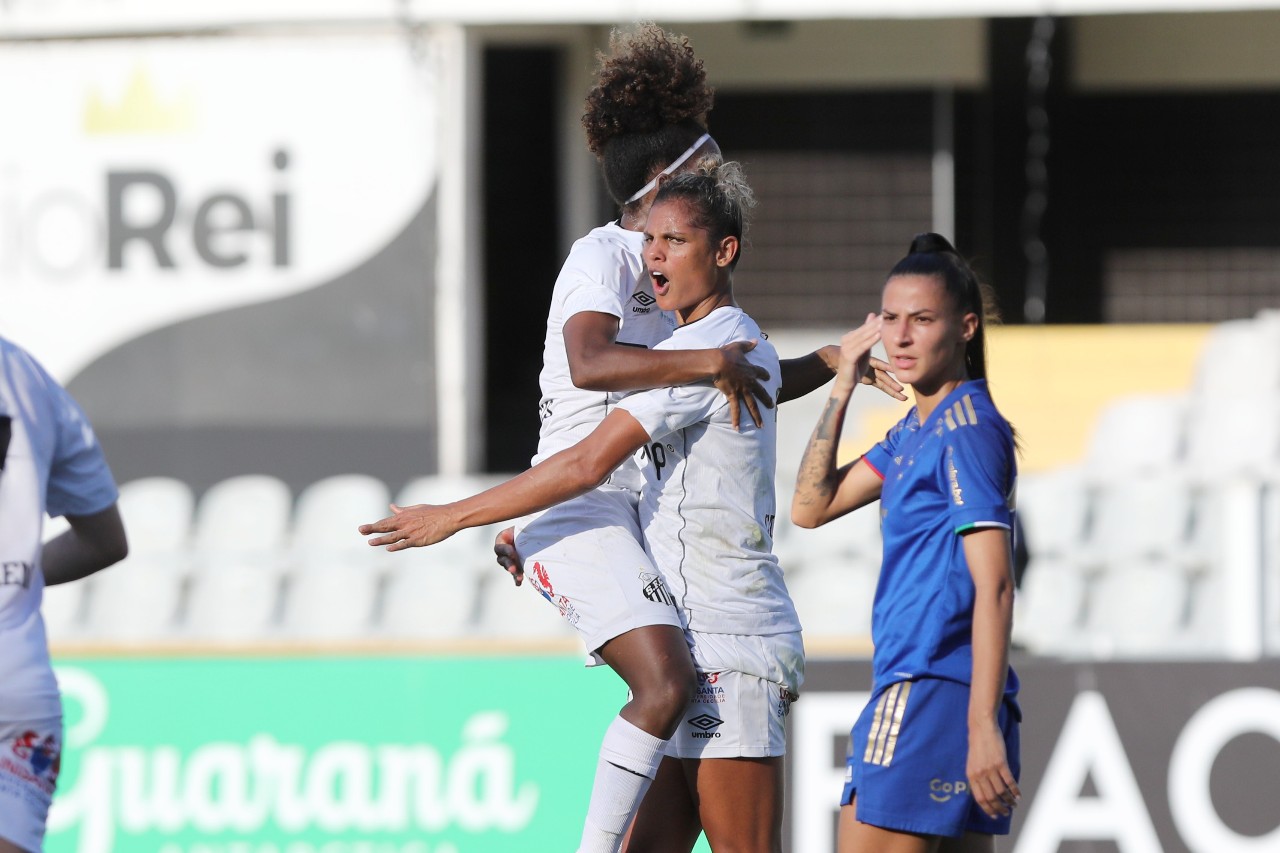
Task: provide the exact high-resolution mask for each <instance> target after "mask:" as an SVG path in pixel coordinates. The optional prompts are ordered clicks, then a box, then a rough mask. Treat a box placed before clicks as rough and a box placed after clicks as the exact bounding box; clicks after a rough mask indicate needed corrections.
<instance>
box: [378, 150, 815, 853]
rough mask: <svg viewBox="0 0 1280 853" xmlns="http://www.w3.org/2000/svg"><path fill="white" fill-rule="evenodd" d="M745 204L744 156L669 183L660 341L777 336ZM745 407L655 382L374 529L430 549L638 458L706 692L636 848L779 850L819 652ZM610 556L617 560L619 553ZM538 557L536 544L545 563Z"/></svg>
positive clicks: (658, 211) (655, 273)
mask: <svg viewBox="0 0 1280 853" xmlns="http://www.w3.org/2000/svg"><path fill="white" fill-rule="evenodd" d="M748 201H749V190H748V189H747V187H746V185H745V183H744V182H743V181H742V180H741V172H740V170H739V169H738V167H737V164H733V163H726V164H723V165H715V164H704V165H703V166H702V167H700V169H699V170H698V172H696V173H689V174H683V175H678V176H675V177H673V178H671V179H670V180H669V181H667V182H665V183H663V184H662V186H661V187H660V188H659V190H658V193H657V197H656V199H655V201H654V203H653V207H652V209H651V211H650V212H649V216H648V221H647V225H646V228H645V232H644V245H645V250H644V251H645V260H646V262H647V265H648V268H649V270H650V273H651V275H650V279H649V283H650V285H651V286H652V288H653V294H654V298H655V300H656V302H657V305H658V306H659V307H660V308H662V309H663V310H665V311H673V312H674V313H675V317H676V321H677V323H678V326H677V328H676V330H675V332H674V334H673V335H672V337H671V338H670V339H668V340H667V341H665V342H662V343H660V344H659V345H658V346H659V348H660V349H661V350H664V351H687V350H691V349H704V348H708V347H718V346H723V345H725V344H728V343H731V342H733V341H743V340H760V339H761V338H762V336H761V335H760V330H759V327H757V326H756V324H755V323H754V322H753V321H752V320H751V318H750V317H748V316H747V315H746V314H744V313H743V312H742V310H741V309H739V308H738V307H737V306H736V305H735V304H734V302H733V293H732V270H733V267H734V265H735V264H736V263H737V260H738V257H739V253H740V249H741V238H742V230H743V207H744V206H745V204H746V203H747V202H748ZM748 358H749V360H750V361H751V362H752V363H753V364H756V365H758V366H760V367H761V368H763V369H764V370H765V371H767V372H768V374H769V378H767V379H764V380H763V385H764V387H765V389H766V391H767V392H768V393H769V394H770V395H771V396H772V397H774V398H775V399H776V398H777V394H778V392H779V384H780V383H779V379H777V378H776V377H779V376H780V371H779V364H778V359H777V354H776V353H775V352H774V350H773V348H772V346H770V345H769V344H768V343H767V342H761V343H760V344H758V345H757V346H756V347H755V348H754V349H753V350H751V351H750V353H749V354H748ZM732 408H733V406H732V404H730V403H729V402H728V401H727V400H726V398H725V397H724V395H723V394H721V393H720V392H719V391H717V390H716V389H715V388H714V387H713V386H712V385H710V384H709V383H705V382H704V383H696V384H691V385H685V386H679V387H674V388H662V389H657V390H652V391H644V392H640V393H637V394H634V395H631V396H629V397H626V398H624V399H622V400H621V401H619V403H618V404H617V406H616V407H615V408H613V410H612V411H611V412H610V413H609V415H608V416H607V417H605V418H604V420H603V421H602V422H601V423H600V424H599V425H598V426H597V427H596V428H595V429H594V430H592V431H591V432H590V433H589V434H588V435H587V436H586V437H584V438H582V439H581V440H580V441H579V442H578V443H576V444H574V445H572V446H569V447H567V448H565V449H563V450H560V451H559V452H557V453H554V454H552V455H550V456H548V457H547V458H545V459H542V460H541V461H540V462H539V463H538V464H536V465H535V466H534V467H533V468H531V469H529V470H528V471H526V472H524V473H523V474H521V475H519V476H517V477H515V478H513V479H512V480H509V481H508V482H506V483H504V484H502V485H500V486H497V487H495V488H493V489H489V490H488V491H486V492H483V493H481V494H479V495H476V496H473V497H471V498H467V499H464V500H461V501H458V502H456V503H453V504H448V505H445V506H416V507H408V508H404V509H400V510H399V511H398V512H396V513H395V514H394V515H392V516H390V517H388V518H386V519H383V520H381V521H379V522H376V523H374V524H367V525H364V526H362V527H361V532H362V533H364V534H366V535H369V534H379V535H377V536H375V537H374V538H372V539H370V544H371V545H385V546H388V547H389V548H390V549H392V550H399V549H401V548H407V547H416V546H422V545H430V544H432V543H434V542H439V541H441V540H442V539H445V538H447V537H448V536H450V535H452V534H453V533H455V532H457V531H458V530H461V529H464V528H467V527H474V526H479V525H484V524H491V523H494V522H498V521H502V520H504V519H508V518H514V517H517V516H521V515H525V514H527V513H530V512H535V511H538V510H542V509H545V508H547V507H550V506H552V505H554V504H556V503H559V502H561V501H567V500H570V499H572V498H574V497H575V496H578V495H583V494H587V493H589V492H592V490H594V489H596V488H597V487H598V486H599V485H600V484H601V483H603V482H605V481H606V480H608V478H609V477H610V476H611V475H612V474H613V473H614V472H615V470H617V469H618V468H619V467H622V466H626V465H628V464H630V460H631V458H632V457H633V455H634V457H635V459H636V460H637V461H638V462H639V463H640V468H641V471H642V473H643V475H644V484H643V487H642V498H641V503H640V518H641V528H642V532H643V536H644V541H645V544H646V550H647V552H648V555H649V557H650V558H651V559H652V560H653V562H654V564H655V565H656V567H657V569H658V571H659V572H660V576H661V578H662V579H663V580H664V581H665V584H666V593H667V594H668V595H669V596H670V598H671V599H672V600H674V602H675V605H676V613H677V618H678V620H679V626H680V628H681V629H682V631H683V637H684V638H685V641H686V642H687V644H688V648H689V649H691V650H692V653H693V659H694V663H695V664H696V666H697V670H698V675H699V684H700V685H701V689H700V690H697V691H695V693H696V695H697V696H698V700H700V701H698V700H695V701H694V702H693V703H691V704H688V705H687V706H686V707H685V708H684V709H682V711H683V712H684V713H683V714H682V716H683V718H685V721H686V722H685V725H682V726H680V731H678V732H677V733H676V735H675V736H674V737H673V738H672V739H671V741H670V744H669V745H666V746H665V747H664V750H663V751H664V752H665V753H666V754H667V755H668V756H671V757H672V760H668V761H665V762H663V763H662V767H661V770H660V772H659V773H658V774H657V781H655V783H654V785H653V787H652V788H651V789H650V790H649V792H648V796H647V798H646V799H645V800H644V805H643V806H642V807H641V809H640V812H639V814H638V815H637V818H636V821H635V826H634V827H633V828H632V835H631V838H630V841H629V844H628V848H627V849H628V850H629V851H642V850H652V851H663V853H667V852H668V851H679V850H691V849H692V847H693V845H694V843H695V842H696V840H697V837H698V835H699V833H700V832H702V831H705V832H706V833H707V836H708V840H709V841H710V842H711V845H712V847H713V849H732V850H742V851H760V853H776V851H779V850H780V849H781V823H782V755H783V752H784V749H785V744H784V740H783V718H784V716H785V714H786V712H787V709H788V707H789V704H790V702H791V700H792V699H793V698H794V697H795V696H796V694H797V692H798V691H799V688H800V683H801V681H802V678H803V668H804V653H803V647H802V644H801V640H800V624H799V620H798V619H797V617H796V613H795V608H794V606H793V605H792V603H791V600H790V597H789V596H788V594H787V591H786V586H785V584H784V582H783V577H782V572H781V570H780V568H779V567H778V564H777V561H776V559H775V558H774V557H773V555H772V526H773V518H774V513H775V496H774V488H773V485H774V458H775V443H776V430H775V423H774V418H772V417H769V418H766V419H764V423H763V424H760V425H756V424H755V423H754V422H751V423H746V424H743V425H742V426H741V428H740V429H735V427H734V425H733V423H732V415H733V412H732V411H731V410H732ZM522 553H523V552H522ZM597 559H598V560H600V562H599V563H597V564H596V565H597V567H598V569H597V570H598V571H600V572H601V573H606V571H605V567H607V566H608V564H609V555H607V554H601V555H598V557H597ZM538 562H539V561H537V560H535V559H534V558H533V557H531V556H527V555H526V559H525V565H526V566H531V567H532V571H533V573H534V575H535V576H536V575H537V573H538V571H539V569H538V566H537V563H538ZM650 580H653V579H652V578H651V579H650ZM577 615H578V616H579V619H580V621H590V620H591V619H592V618H593V617H592V615H591V614H589V613H581V614H577ZM678 721H679V720H677V722H678ZM674 759H679V760H678V761H676V760H674ZM624 828H625V827H624Z"/></svg>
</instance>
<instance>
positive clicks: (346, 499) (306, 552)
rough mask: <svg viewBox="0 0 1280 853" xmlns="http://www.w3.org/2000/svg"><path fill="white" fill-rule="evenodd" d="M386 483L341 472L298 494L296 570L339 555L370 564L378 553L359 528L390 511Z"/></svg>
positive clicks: (358, 563)
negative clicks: (309, 563)
mask: <svg viewBox="0 0 1280 853" xmlns="http://www.w3.org/2000/svg"><path fill="white" fill-rule="evenodd" d="M390 504H391V497H390V494H389V492H388V491H387V487H386V484H384V483H383V482H382V481H381V480H378V479H376V478H374V477H369V476H366V475H364V474H340V475H337V476H333V477H327V478H325V479H323V480H320V481H318V482H315V483H312V484H311V485H310V486H308V487H307V488H305V489H303V490H302V492H301V494H299V495H298V505H297V507H296V508H295V510H294V519H293V540H292V552H293V559H294V570H295V571H298V570H304V569H305V566H306V564H307V563H308V562H311V561H319V562H321V563H328V562H329V561H330V560H332V559H333V558H335V557H337V556H339V555H340V556H341V557H342V558H343V559H345V560H348V561H350V562H351V563H352V564H353V565H367V564H368V563H369V560H370V558H372V557H374V556H376V554H377V552H376V551H375V550H374V549H372V548H370V547H369V545H368V544H367V543H366V542H365V539H364V538H363V537H362V536H361V535H360V533H359V532H358V531H357V529H356V528H358V527H359V526H360V525H361V524H364V523H365V522H369V521H376V520H378V519H380V518H383V517H384V516H386V515H388V514H389V513H390V509H389V506H390Z"/></svg>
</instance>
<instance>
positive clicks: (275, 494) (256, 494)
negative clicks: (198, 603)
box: [194, 474, 293, 570]
mask: <svg viewBox="0 0 1280 853" xmlns="http://www.w3.org/2000/svg"><path fill="white" fill-rule="evenodd" d="M292 513H293V495H292V493H291V492H290V491H289V487H288V486H287V485H285V484H284V482H282V481H281V480H279V479H277V478H275V477H270V476H267V475H265V474H245V475H241V476H237V477H231V478H229V479H226V480H223V481H221V482H219V483H215V484H214V485H213V486H211V487H210V488H209V490H208V491H206V492H205V493H204V495H203V497H201V498H200V503H199V504H198V506H197V507H196V519H195V536H194V545H195V553H196V559H197V562H198V564H199V568H198V569H197V570H206V569H211V568H216V566H217V565H218V564H219V563H220V562H228V561H234V562H271V561H278V560H280V559H281V555H282V552H283V550H284V548H285V546H286V544H287V542H288V536H289V522H290V518H291V516H292Z"/></svg>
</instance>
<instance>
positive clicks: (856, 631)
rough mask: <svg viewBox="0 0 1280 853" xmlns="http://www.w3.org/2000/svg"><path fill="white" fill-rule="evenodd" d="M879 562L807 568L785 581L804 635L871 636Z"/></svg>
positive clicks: (844, 562) (843, 562)
mask: <svg viewBox="0 0 1280 853" xmlns="http://www.w3.org/2000/svg"><path fill="white" fill-rule="evenodd" d="M878 577H879V562H878V561H877V562H876V563H874V564H873V563H858V562H850V561H844V560H842V561H839V562H832V563H829V564H827V565H811V566H807V567H806V568H805V569H804V571H802V572H800V573H799V574H798V575H797V576H795V577H794V578H791V577H788V578H787V591H788V592H790V593H791V600H792V601H793V602H795V606H796V612H797V613H798V614H799V615H800V624H801V626H803V628H804V635H805V637H806V638H808V637H865V636H869V635H870V634H871V607H872V605H873V604H874V603H875V595H876V581H877V579H878Z"/></svg>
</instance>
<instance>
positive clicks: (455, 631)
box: [379, 539, 502, 639]
mask: <svg viewBox="0 0 1280 853" xmlns="http://www.w3.org/2000/svg"><path fill="white" fill-rule="evenodd" d="M450 541H452V540H451V539H447V540H445V542H450ZM441 544H444V543H441ZM435 547H436V546H432V548H435ZM396 556H397V557H403V559H398V560H396V565H395V569H394V571H392V572H390V573H389V575H388V577H387V584H386V594H385V596H384V598H383V605H382V609H381V613H380V625H379V627H380V630H381V632H382V633H383V634H385V635H386V636H389V637H394V638H397V639H449V638H456V637H463V636H467V635H469V634H472V633H474V632H475V630H476V624H475V620H476V617H477V615H478V614H477V608H478V605H479V602H480V598H479V590H480V587H481V586H482V585H483V583H484V578H482V577H481V576H480V575H479V574H478V572H477V571H476V570H475V569H474V567H473V566H472V564H470V563H469V562H457V563H454V562H452V561H450V560H442V559H426V558H427V557H428V553H427V552H416V551H410V552H405V553H404V554H397V555H396ZM432 556H435V557H439V555H432ZM493 571H494V572H495V573H501V571H502V570H501V568H500V567H499V566H498V565H497V564H496V563H494V564H493Z"/></svg>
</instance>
